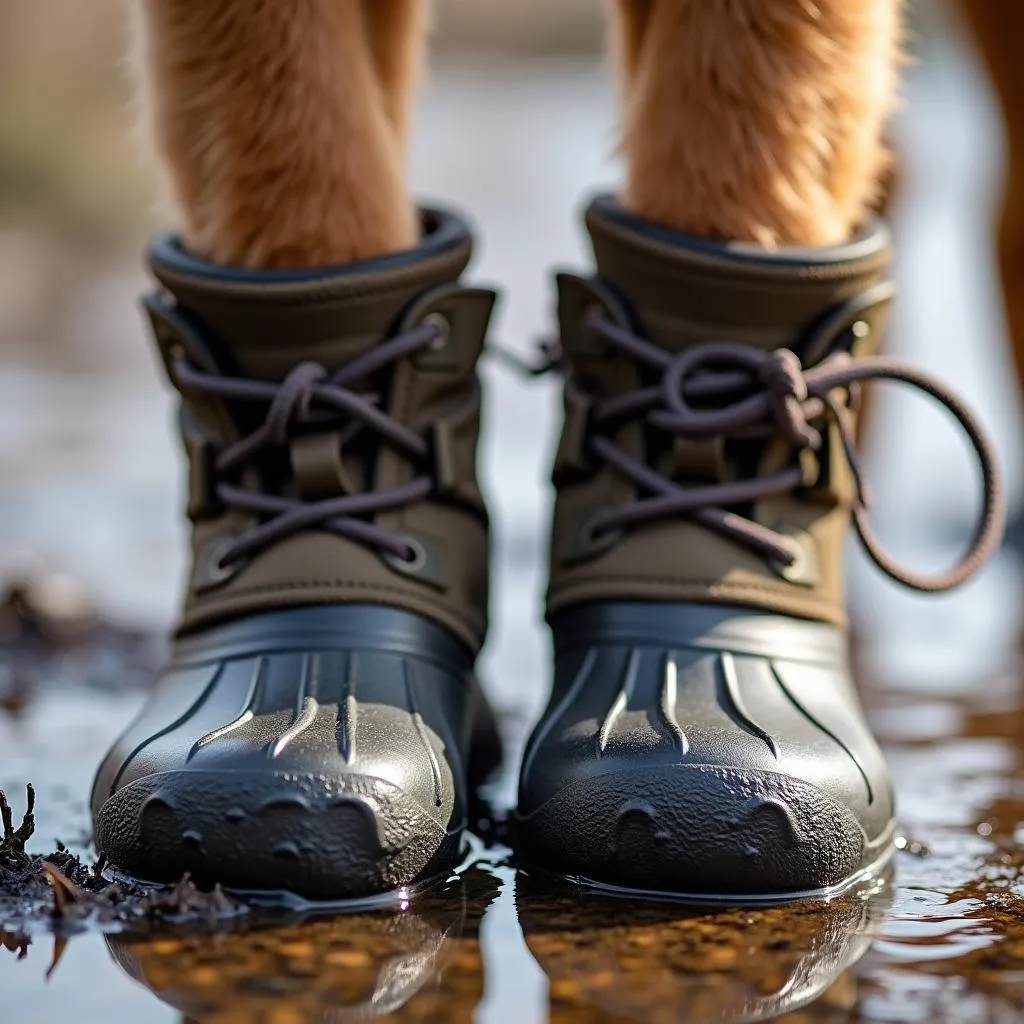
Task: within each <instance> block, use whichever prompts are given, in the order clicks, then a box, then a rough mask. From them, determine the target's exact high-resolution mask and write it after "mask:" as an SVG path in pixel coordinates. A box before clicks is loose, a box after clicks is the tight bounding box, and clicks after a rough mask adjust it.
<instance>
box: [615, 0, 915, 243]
mask: <svg viewBox="0 0 1024 1024" xmlns="http://www.w3.org/2000/svg"><path fill="white" fill-rule="evenodd" d="M899 26H900V0H770V2H767V0H616V4H615V7H614V39H615V45H616V51H617V54H618V58H619V60H618V63H619V67H620V79H621V91H622V98H623V122H624V123H623V141H622V149H623V155H624V157H625V161H626V165H627V181H626V186H625V189H624V200H625V202H626V203H627V205H629V206H630V207H631V208H633V209H634V210H635V211H636V212H638V213H640V214H642V215H643V216H646V217H649V218H651V219H653V220H658V221H661V222H663V223H666V224H669V225H671V226H673V227H676V228H679V229H681V230H683V231H688V232H690V233H693V234H697V235H701V236H706V237H712V238H722V239H743V240H751V241H755V242H758V243H760V244H762V245H765V246H770V247H773V246H778V245H782V244H803V245H828V244H834V243H837V242H841V241H843V240H844V239H845V238H847V237H848V236H849V234H850V232H851V231H852V230H853V229H854V228H855V227H856V226H857V224H858V222H859V221H860V220H861V219H862V217H863V216H864V213H865V211H866V209H867V208H868V207H869V206H870V205H871V203H872V202H874V200H875V198H876V188H877V182H878V180H879V177H880V175H881V174H882V172H883V170H884V168H885V166H886V162H887V153H886V149H885V146H884V145H883V143H882V132H883V128H884V124H885V121H886V118H887V116H888V114H889V112H890V109H891V106H892V102H893V97H894V94H895V90H896V69H897V64H898V60H897V54H898V46H899Z"/></svg>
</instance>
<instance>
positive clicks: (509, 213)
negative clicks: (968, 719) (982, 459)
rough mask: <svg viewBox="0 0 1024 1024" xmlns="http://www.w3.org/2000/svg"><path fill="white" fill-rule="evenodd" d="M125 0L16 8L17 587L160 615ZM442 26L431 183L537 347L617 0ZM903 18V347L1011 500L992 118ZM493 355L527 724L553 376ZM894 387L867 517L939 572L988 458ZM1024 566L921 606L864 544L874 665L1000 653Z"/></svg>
mask: <svg viewBox="0 0 1024 1024" xmlns="http://www.w3.org/2000/svg"><path fill="white" fill-rule="evenodd" d="M123 6H124V5H123V0H90V2H89V3H88V4H83V3H79V2H75V0H3V2H2V3H0V584H2V585H8V586H9V585H11V584H12V583H13V582H15V581H24V580H28V581H29V582H30V584H31V587H32V588H35V593H36V596H37V597H38V599H39V600H40V601H45V602H49V603H50V604H51V605H52V606H53V607H55V608H58V609H60V608H64V609H69V608H72V609H79V610H81V609H90V610H92V612H93V613H95V615H97V616H99V617H100V618H102V619H105V620H109V621H112V622H115V623H119V624H122V625H126V626H132V627H138V628H140V629H143V630H154V631H159V630H161V629H162V628H163V627H165V626H166V625H167V624H168V623H169V622H170V621H171V620H172V618H173V615H174V612H175V609H176V604H177V600H178V594H179V584H180V580H181V574H182V569H183V554H184V535H183V526H182V522H181V515H180V510H181V507H182V473H181V464H180V462H179V460H178V455H177V448H176V440H175V438H174V436H173V434H172V402H171V399H170V396H169V393H168V390H167V389H166V388H165V386H164V383H163V381H162V379H161V377H160V374H159V373H158V372H157V367H156V365H155V362H154V360H153V358H152V355H151V352H150V348H149V345H148V341H147V339H146V337H145V336H144V333H143V330H142V323H141V319H140V316H139V314H138V312H137V305H136V300H137V296H138V294H139V293H140V291H141V289H142V288H143V287H144V286H145V276H144V273H143V271H142V268H141V259H140V255H141V249H142V246H143V244H144V242H145V240H146V238H147V236H148V234H149V233H150V232H151V231H152V230H153V228H154V227H155V226H157V225H158V224H161V223H163V220H164V215H162V214H161V212H160V207H159V204H158V202H157V197H158V188H157V184H156V178H155V175H154V173H153V168H152V167H151V166H150V164H149V162H148V160H147V159H146V156H145V153H144V147H143V146H142V145H141V144H140V141H139V140H138V138H137V137H136V133H135V131H134V121H135V117H134V113H133V109H132V98H131V89H130V76H129V74H128V71H127V68H126V66H125V61H124V57H123V55H124V52H125V49H126V47H125V43H126V36H127V31H126V19H125V17H124V10H123ZM436 22H437V27H436V31H435V34H434V40H433V57H432V72H431V75H430V79H429V81H428V82H427V83H426V85H425V87H424V90H423V93H422V96H421V100H420V104H421V110H420V116H419V118H418V121H417V127H416V138H415V145H414V150H413V158H412V177H413V181H414V183H415V186H416V190H417V192H418V193H420V194H422V195H426V196H430V197H434V198H441V199H446V200H449V201H453V202H457V203H458V204H460V205H462V206H464V207H465V208H467V209H468V210H469V211H470V212H471V214H472V215H473V217H474V218H475V219H476V221H477V222H478V224H479V226H480V228H481V238H482V244H481V250H480V255H479V259H478V263H477V273H478V275H479V277H480V278H481V279H483V280H487V281H494V282H498V283H500V284H501V285H503V286H504V287H505V288H506V290H507V291H506V299H505V301H504V303H503V306H502V308H501V312H500V316H499V319H498V322H497V325H496V329H495V336H496V338H497V339H498V340H499V341H500V342H501V343H502V344H504V345H506V346H509V347H512V348H516V349H518V350H519V351H521V352H523V353H524V354H527V353H529V351H530V349H531V346H532V345H533V343H534V341H535V340H536V338H537V337H538V336H539V335H541V334H542V333H543V332H544V331H546V330H548V329H549V328H550V324H551V321H550V305H551V293H550V289H549V285H548V283H547V280H546V277H545V274H546V271H547V269H548V268H549V267H551V266H552V265H570V266H571V265H577V266H578V265H580V264H581V261H585V260H586V255H585V251H584V248H583V239H582V236H581V232H580V229H579V224H578V216H577V211H578V207H579V204H580V202H581V200H582V199H583V198H584V197H585V196H586V194H587V193H588V192H590V191H591V190H593V189H594V188H601V187H604V188H611V187H614V184H615V182H616V180H617V178H618V169H617V166H616V161H615V107H614V102H613V98H614V97H613V89H612V83H611V78H610V75H609V73H608V68H607V66H606V62H605V59H604V56H603V54H602V37H603V19H602V17H601V5H600V4H599V3H597V2H595V0H571V2H570V0H562V2H560V3H558V4H552V3H545V2H542V0H528V2H527V0H520V2H519V3H516V4H509V3H505V2H502V0H442V2H440V4H439V5H438V12H437V19H436ZM912 26H913V27H912V35H911V44H910V48H911V51H912V54H913V57H914V60H913V62H912V64H911V66H910V67H909V68H908V71H907V78H906V85H905V102H904V104H903V106H902V109H901V111H900V113H899V115H898V117H897V119H896V123H895V124H894V127H893V137H894V140H895V142H896V146H897V148H898V150H899V153H900V160H901V167H902V172H901V177H900V185H899V190H898V195H897V198H896V205H895V210H894V215H895V226H896V234H897V238H898V243H899V264H898V270H897V274H898V278H899V283H900V286H901V298H900V301H899V305H898V309H897V312H896V316H895V322H894V326H893V330H892V335H891V339H890V350H891V351H892V352H894V353H896V354H899V355H902V356H904V357H906V358H909V359H912V360H914V361H915V362H918V363H921V364H923V365H925V366H927V367H928V368H930V369H932V370H934V371H935V372H937V373H938V374H940V375H941V376H942V377H944V378H946V379H947V380H950V381H952V382H954V383H955V384H956V385H957V386H958V387H959V388H960V389H961V390H962V391H963V392H964V393H965V394H966V395H967V397H968V398H969V399H970V401H971V402H972V404H973V405H974V406H975V407H976V408H978V409H979V410H980V412H981V414H982V416H983V418H984V419H985V421H986V422H987V423H988V425H989V426H990V427H991V429H992V430H993V432H994V433H995V434H996V436H997V437H998V440H999V446H1000V451H1001V453H1002V455H1003V458H1004V463H1005V465H1006V467H1007V472H1008V476H1009V483H1010V492H1011V498H1012V500H1013V502H1014V503H1016V501H1017V498H1018V496H1019V493H1020V488H1021V474H1020V467H1021V446H1020V437H1021V430H1020V416H1019V409H1018V401H1019V392H1018V384H1017V381H1016V376H1015V373H1014V371H1013V369H1012V366H1011V361H1010V357H1009V354H1008V349H1007V343H1006V337H1005V329H1004V324H1003V315H1002V300H1001V295H1000V291H999V287H998V278H997V273H996V269H995V262H994V260H995V249H994V235H993V217H994V214H995V212H996V209H997V206H998V196H999V181H1000V175H1001V173H1002V172H1001V168H1002V153H1003V141H1002V135H1001V126H1000V117H999V114H998V112H997V110H996V108H995V106H994V103H993V99H992V96H991V94H990V90H989V86H988V83H987V81H986V76H985V73H984V70H983V69H982V68H981V67H980V65H979V63H978V60H977V58H976V55H975V54H974V52H973V50H972V49H971V46H970V43H969V42H968V40H967V38H966V35H965V33H964V31H963V29H962V26H961V24H960V22H959V21H958V18H957V14H956V12H955V11H953V10H952V9H950V8H949V7H948V6H947V5H946V4H945V3H942V2H940V0H932V2H929V0H919V2H918V4H917V6H916V8H915V10H914V12H913V18H912ZM495 122H500V123H501V125H502V130H501V132H499V133H493V132H492V131H491V126H492V125H493V124H494V123H495ZM524 154H528V156H525V155H524ZM485 373H486V376H487V383H488V387H489V392H490V406H489V415H488V422H487V433H486V447H485V451H484V459H483V464H484V467H485V478H486V480H487V483H488V486H489V490H490V493H491V495H492V500H493V503H494V507H495V518H496V520H497V531H498V558H499V567H500V570H499V573H498V579H497V591H496V595H495V612H496V615H495V628H494V631H493V636H492V640H491V643H490V644H489V647H488V651H487V665H488V675H489V677H490V679H491V681H492V685H493V686H494V687H495V688H496V690H497V692H498V694H499V702H501V703H503V704H504V706H505V708H506V710H507V711H509V712H510V713H514V715H516V716H518V717H521V718H525V717H527V716H528V715H529V714H531V713H532V712H533V711H534V710H535V709H536V707H537V705H538V703H539V702H540V700H541V698H542V695H543V688H544V677H545V672H544V666H545V663H546V646H545V644H546V640H545V638H544V634H543V631H542V629H541V617H540V604H539V598H540V594H541V588H542V584H543V581H542V579H541V576H540V569H541V565H542V561H543V559H542V551H543V545H544V542H545V538H544V531H545V529H546V519H545V514H544V513H545V509H546V507H547V502H548V492H547V486H546V482H545V477H546V473H547V466H548V453H549V452H550V448H551V442H552V438H553V437H554V430H555V428H556V409H557V405H556V394H555V388H554V385H553V384H552V383H539V384H533V385H530V384H524V383H522V382H521V381H519V380H515V379H512V378H511V377H509V376H508V374H507V372H506V371H504V370H503V369H502V368H501V367H499V366H497V365H488V366H487V368H486V371H485ZM893 390H894V393H892V394H890V393H889V392H888V391H886V393H885V394H883V395H881V396H880V400H879V402H878V405H877V409H876V415H875V418H874V422H873V423H872V429H871V434H870V445H871V465H872V472H873V478H874V481H875V490H876V492H877V498H878V501H877V508H876V509H875V517H876V519H877V522H878V524H879V528H880V531H881V533H882V536H883V538H884V539H885V540H886V541H887V542H889V543H890V544H891V546H892V547H893V548H894V549H895V550H896V551H897V552H898V553H899V554H900V555H901V556H902V557H904V558H905V559H906V560H907V561H908V562H910V563H912V564H914V565H917V566H921V567H926V566H927V567H933V566H938V565H940V564H942V563H943V562H948V561H950V560H951V559H952V557H953V556H954V554H955V552H956V549H957V547H958V546H959V545H961V544H962V543H963V542H964V540H965V538H966V536H967V533H968V531H969V528H970V521H971V517H972V515H973V514H974V512H975V510H976V508H977V505H978V491H979V487H980V483H979V481H978V478H977V471H976V469H975V468H974V467H973V465H972V464H971V462H970V460H969V458H968V455H967V452H966V449H965V446H964V444H963V443H962V441H961V440H960V439H959V438H958V436H957V435H956V434H955V432H954V431H953V430H952V429H950V428H949V426H948V424H946V423H945V422H944V420H943V418H942V416H941V415H939V414H937V413H936V412H935V410H933V409H931V408H929V407H928V406H927V404H926V403H923V402H920V401H919V400H917V399H913V398H908V397H907V396H906V395H905V394H904V393H902V392H900V391H898V390H895V389H893ZM538 455H540V457H538ZM1019 581H1020V573H1019V571H1018V566H1017V563H1016V558H1015V556H1014V555H1013V554H1012V553H1008V554H1007V555H1006V557H1004V558H1003V559H1002V560H1001V561H1000V562H999V563H998V564H996V565H994V566H992V567H991V568H990V569H989V570H987V571H986V573H985V574H984V575H983V576H982V577H981V578H980V579H978V580H976V581H975V582H973V583H972V584H971V585H970V586H968V587H967V588H966V589H965V590H964V591H962V592H960V593H959V594H957V595H954V596H951V597H947V598H941V599H931V600H928V601H922V600H919V599H917V598H914V597H912V596H909V595H907V594H902V593H900V592H898V591H897V590H895V588H894V587H893V586H892V585H891V584H889V583H888V582H886V581H884V580H882V579H881V578H880V577H879V576H878V575H877V574H876V573H874V572H873V571H871V570H868V569H867V568H866V567H865V566H864V564H863V563H862V560H861V559H860V557H859V555H858V554H857V553H856V552H851V586H852V590H853V601H854V608H855V612H856V621H857V634H858V637H859V639H860V641H861V643H860V651H861V655H862V659H863V661H864V662H865V663H866V664H868V665H869V666H870V668H871V670H872V671H873V672H875V673H876V674H878V675H884V676H888V675H890V674H891V675H894V676H898V677H899V678H900V679H902V680H908V679H909V680H926V681H927V682H928V684H929V685H935V686H939V687H941V686H942V685H944V683H943V681H944V680H947V679H948V680H952V681H953V683H960V684H962V681H963V678H964V675H965V673H970V674H971V675H976V676H977V677H979V678H981V677H984V676H985V675H986V674H988V673H992V672H995V671H998V669H999V666H1001V665H1002V664H1005V663H1006V660H1007V659H1008V658H1010V657H1011V656H1012V654H1013V651H1014V650H1015V645H1016V640H1017V632H1018V625H1019V623H1020V622H1021V621H1022V620H1021V614H1020V613H1021V593H1020V585H1019ZM0 635H2V634H0ZM951 685H952V683H951Z"/></svg>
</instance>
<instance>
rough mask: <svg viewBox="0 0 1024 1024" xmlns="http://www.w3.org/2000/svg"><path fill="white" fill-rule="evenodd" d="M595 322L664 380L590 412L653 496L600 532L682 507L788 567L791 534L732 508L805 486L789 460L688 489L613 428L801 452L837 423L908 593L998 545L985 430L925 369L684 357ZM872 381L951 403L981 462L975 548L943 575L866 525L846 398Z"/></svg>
mask: <svg viewBox="0 0 1024 1024" xmlns="http://www.w3.org/2000/svg"><path fill="white" fill-rule="evenodd" d="M588 326H589V327H590V328H592V329H593V330H594V331H596V332H597V333H599V334H600V335H601V337H602V338H603V339H604V340H605V341H606V342H607V343H608V345H609V346H610V347H611V348H612V349H613V350H615V351H616V352H619V353H622V354H624V355H626V356H628V357H629V358H631V359H632V360H633V361H634V362H635V363H637V364H639V365H642V366H643V367H646V368H648V369H650V370H654V371H656V372H659V373H660V374H661V378H660V382H659V383H658V384H656V385H653V386H651V387H643V388H640V389H638V390H636V391H631V392H629V393H627V394H624V395H620V396H615V397H613V398H608V399H605V400H603V401H600V402H598V403H597V404H596V406H595V407H594V409H593V418H592V424H591V430H590V432H589V436H588V444H589V447H590V450H591V451H592V453H593V454H594V455H595V456H596V457H597V458H599V459H600V460H601V461H603V462H604V463H606V464H607V465H609V466H612V467H614V468H615V469H616V470H617V471H618V472H620V473H622V474H623V475H624V476H626V477H628V478H629V479H630V480H631V481H632V482H633V483H634V484H636V486H637V488H638V489H639V490H640V491H641V493H643V494H645V495H647V496H645V497H641V498H638V499H636V500H635V501H630V502H627V503H625V504H622V505H620V506H618V507H616V508H613V509H610V510H608V511H606V512H604V513H603V514H601V515H600V516H599V518H598V519H597V520H596V521H595V522H594V524H593V530H594V533H595V535H597V534H603V533H607V532H609V531H616V530H619V529H622V528H625V527H630V526H637V525H641V524H643V523H647V522H651V521H653V520H657V519H664V518H670V517H674V516H685V517H687V518H689V519H693V520H694V521H696V522H698V523H700V524H701V525H702V526H705V527H707V528H708V529H711V530H714V531H715V532H717V533H720V534H723V535H724V536H726V537H729V538H731V539H732V540H734V541H737V542H738V543H740V544H742V545H744V546H745V547H747V548H750V549H751V550H753V551H756V552H758V553H760V554H762V555H765V556H766V557H768V558H770V559H773V560H778V561H779V562H781V563H783V564H784V565H787V566H788V565H791V564H793V562H794V560H795V559H796V557H798V555H797V552H796V551H795V550H794V542H793V540H792V539H791V538H787V537H785V536H783V535H781V534H779V533H776V532H775V531H774V530H770V529H768V528H767V527H765V526H762V525H761V524H760V523H755V522H752V521H751V520H749V519H747V518H745V517H744V516H741V515H738V514H737V513H736V512H733V511H730V509H731V508H733V507H735V506H737V505H743V504H745V503H747V502H751V501H756V500H757V499H759V498H765V497H768V496H770V495H776V494H784V493H786V492H791V491H794V490H796V489H798V488H799V487H800V486H801V485H802V483H803V471H802V470H801V468H800V466H798V465H793V466H790V467H789V468H787V469H782V470H780V471H778V472H776V473H772V474H769V475H765V476H759V477H755V478H753V479H749V480H734V481H727V482H723V483H720V484H714V485H710V486H703V487H687V486H683V485H681V484H678V483H676V482H675V481H674V480H670V479H668V478H666V477H664V476H662V475H661V474H660V473H658V472H657V471H656V470H654V469H652V468H651V467H650V466H648V465H646V464H645V463H644V462H642V461H640V460H639V459H637V458H636V457H634V456H633V455H631V454H630V453H629V452H627V451H625V450H624V449H623V448H622V447H620V446H619V445H618V444H616V443H615V441H614V440H612V438H611V436H610V435H611V434H613V433H614V432H616V430H617V428H618V427H621V426H622V425H623V424H624V423H625V422H627V421H629V420H635V419H638V418H641V417H642V418H643V419H645V420H646V422H647V423H648V424H649V425H651V426H652V427H655V428H657V429H659V430H662V431H665V432H666V433H668V434H671V435H673V436H675V437H678V438H684V439H693V440H701V439H706V438H711V437H723V438H728V439H757V438H765V439H767V438H771V437H773V436H779V435H781V436H782V437H784V438H785V439H786V440H788V441H789V442H790V443H791V444H792V445H793V446H794V448H795V449H796V450H798V451H799V450H809V451H812V452H816V451H818V450H819V449H820V448H821V446H822V434H821V431H820V430H819V429H818V428H817V427H816V426H814V423H815V422H818V423H822V421H824V420H826V419H830V420H832V421H833V422H834V424H835V426H836V429H837V430H838V432H839V437H840V440H841V442H842V446H843V450H844V452H845V454H846V459H847V462H848V463H849V466H850V470H851V473H852V476H853V481H854V500H853V509H852V513H853V523H854V526H855V528H856V531H857V534H858V536H859V537H860V540H861V543H862V544H863V545H864V549H865V550H866V551H867V553H868V555H869V556H870V558H871V560H872V561H873V562H874V563H875V564H876V565H877V566H878V567H879V568H880V569H881V570H882V571H883V572H884V573H886V575H888V576H890V577H892V579H894V580H896V581H897V582H899V583H902V584H903V585H904V586H907V587H910V588H911V589H913V590H920V591H925V592H938V591H944V590H950V589H952V588H953V587H956V586H958V585H959V584H960V583H962V582H963V581H964V580H966V579H967V578H968V577H969V576H971V575H972V574H973V573H975V572H976V571H977V570H978V569H979V568H980V566H981V565H982V564H983V563H984V562H985V561H986V559H988V558H989V557H990V556H991V555H992V554H993V553H994V552H995V551H996V549H997V548H998V546H999V544H1000V541H1001V538H1002V532H1003V525H1004V521H1005V508H1004V499H1003V490H1002V481H1001V478H1000V474H999V469H998V464H997V462H996V458H995V454H994V452H993V448H992V444H991V442H990V441H989V439H988V436H987V434H986V432H985V430H984V428H983V427H982V426H981V424H980V423H979V422H978V420H977V419H976V418H975V417H974V416H973V414H972V413H971V412H970V410H969V409H968V408H967V407H966V405H965V404H964V403H963V401H961V399H960V398H959V397H958V396H957V395H956V394H954V393H953V392H952V391H951V390H950V389H949V388H947V387H946V386H945V385H943V384H942V383H941V382H939V381H937V380H935V379H934V378H933V377H931V376H930V375H929V374H927V373H924V372H923V371H921V370H918V369H916V368H915V367H913V366H908V365H907V364H905V363H901V362H899V361H898V360H895V359H891V358H888V357H885V356H872V357H867V358H856V359H855V358H852V357H851V356H850V355H849V354H847V353H844V352H838V353H835V354H833V355H831V356H828V357H827V358H825V359H824V360H823V361H822V362H821V363H819V364H817V365H816V366H812V367H810V368H808V369H804V368H803V367H802V366H801V363H800V359H799V357H798V356H797V355H796V354H795V353H794V352H792V351H790V350H789V349H779V350H775V351H763V350H759V349H753V348H750V347H749V346H746V345H740V344H737V343H735V342H728V341H711V342H706V343H704V344H700V345H695V346H693V347H692V348H688V349H686V350H684V351H683V352H681V353H679V354H678V355H671V354H669V353H667V352H664V351H662V350H661V349H659V348H657V347H656V346H655V345H652V344H651V343H650V342H648V341H645V340H644V339H642V338H639V337H637V336H635V335H634V334H632V333H630V332H628V331H625V330H623V329H622V328H620V327H617V326H616V325H614V324H613V323H611V322H610V321H609V320H608V319H607V318H606V317H605V316H604V315H603V314H600V313H594V314H592V315H591V316H590V317H589V318H588ZM870 380H890V381H902V382H903V383H905V384H910V385H911V386H912V387H914V388H917V389H918V390H920V391H923V392H924V393H926V394H928V395H930V396H931V397H932V398H934V399H936V400H937V401H938V402H940V403H941V404H942V405H944V406H945V407H946V408H947V409H948V410H949V411H950V412H951V413H952V414H953V416H954V417H955V418H956V419H957V421H958V422H959V423H960V425H961V426H962V427H963V428H964V431H965V432H966V434H967V436H968V438H969V439H970V442H971V445H972V446H973V448H974V451H975V452H976V453H977V455H978V461H979V464H980V466H981V472H982V478H983V484H984V500H983V503H982V511H981V515H980V517H979V520H978V523H977V525H976V527H975V530H974V535H973V538H972V540H971V544H970V547H969V548H968V550H967V552H966V553H965V554H964V556H963V557H962V558H961V560H960V561H959V562H958V563H957V565H956V566H955V567H954V568H953V569H951V570H949V571H948V572H945V573H941V574H939V575H936V576H928V575H923V574H920V573H915V572H911V571H909V570H907V569H905V568H903V567H902V566H901V565H899V564H898V563H897V562H895V561H894V560H893V559H892V558H891V557H890V555H889V554H888V553H887V552H886V550H885V549H884V548H883V547H882V545H881V543H880V542H879V540H878V538H877V537H876V536H875V534H874V531H873V530H872V529H871V525H870V523H869V522H868V517H867V509H868V507H869V506H870V503H871V496H870V493H869V489H868V483H867V479H866V477H865V474H864V467H863V464H862V462H861V459H860V456H859V455H858V453H857V450H856V445H855V436H854V422H853V417H852V415H851V411H850V402H851V396H853V395H855V394H856V389H857V387H858V385H859V384H862V383H864V382H866V381H870Z"/></svg>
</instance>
